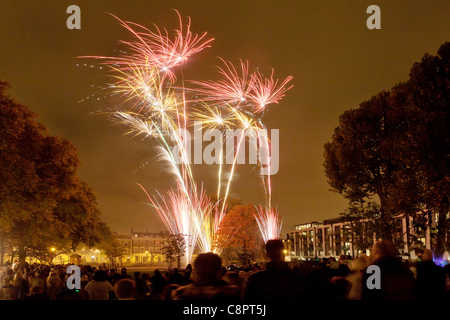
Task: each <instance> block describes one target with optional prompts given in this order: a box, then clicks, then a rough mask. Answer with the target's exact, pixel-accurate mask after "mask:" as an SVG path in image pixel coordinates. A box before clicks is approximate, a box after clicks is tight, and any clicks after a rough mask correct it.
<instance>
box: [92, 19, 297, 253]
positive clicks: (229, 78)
mask: <svg viewBox="0 0 450 320" xmlns="http://www.w3.org/2000/svg"><path fill="white" fill-rule="evenodd" d="M175 11H176V10H175ZM176 13H177V15H178V18H179V28H178V29H177V30H175V35H174V37H173V38H170V36H169V33H168V32H167V30H166V29H160V28H158V27H157V26H155V31H151V30H149V29H147V28H145V27H143V26H141V25H139V24H136V23H133V22H125V21H122V20H120V19H119V18H117V17H115V16H114V17H115V18H116V19H117V20H118V21H119V22H120V23H121V25H122V26H123V27H125V28H126V29H127V30H128V31H130V33H131V34H132V35H133V40H131V41H121V43H122V44H125V45H126V46H127V47H128V49H129V51H130V53H127V52H124V54H123V55H122V56H119V57H106V56H97V57H91V58H96V59H102V60H104V62H103V63H104V64H107V65H108V66H109V67H110V69H111V71H112V72H113V77H114V79H116V80H117V82H116V83H114V84H113V85H112V86H111V88H112V90H113V92H114V93H115V94H118V95H120V96H121V97H122V98H124V99H125V101H124V103H127V104H131V108H129V109H128V110H125V111H115V112H114V113H113V119H114V121H116V122H118V123H120V124H123V125H126V126H127V127H128V128H129V130H128V131H127V132H126V134H132V135H134V136H138V135H144V136H146V137H148V138H150V139H154V140H155V141H157V142H158V146H157V160H158V161H160V162H162V163H164V164H166V166H167V168H168V172H169V173H170V174H171V176H173V177H174V178H175V180H176V188H175V189H171V190H169V191H168V192H167V193H166V194H164V195H163V194H161V193H160V192H158V191H156V193H157V196H150V195H149V194H148V193H147V191H146V190H145V189H144V188H143V187H142V185H140V187H141V188H142V189H143V190H144V192H145V193H146V194H147V196H148V198H149V200H150V202H151V205H152V206H153V207H154V208H155V209H156V211H157V213H158V215H159V217H160V219H161V220H162V221H163V223H164V225H165V226H166V228H167V230H168V231H169V232H170V233H171V234H177V235H183V236H184V237H185V240H186V243H187V249H186V258H187V261H189V262H190V259H191V257H192V254H193V253H194V250H199V252H209V251H214V252H216V253H220V252H221V251H222V250H223V249H224V247H223V246H224V245H226V243H227V241H225V242H224V243H223V244H222V246H218V245H217V244H214V243H213V241H214V239H215V235H216V234H217V233H218V230H219V228H220V223H221V221H222V220H223V217H224V214H225V208H226V206H225V203H226V200H227V197H228V194H229V191H230V187H231V182H232V178H233V175H234V170H235V167H236V164H238V163H239V160H240V158H239V154H240V152H239V151H240V149H241V145H242V144H243V142H244V141H245V138H246V137H252V138H253V139H251V140H252V141H253V143H255V144H257V143H259V145H260V146H264V147H265V148H266V150H270V141H269V139H268V137H267V130H266V128H265V126H264V124H263V123H262V121H261V114H262V113H263V111H265V109H266V106H267V105H269V104H273V103H279V100H280V99H281V98H282V97H284V95H285V92H286V91H287V90H289V89H291V88H292V86H290V87H287V84H288V82H289V81H290V80H291V79H292V77H291V76H290V77H288V78H286V79H285V80H284V81H283V82H281V84H280V85H278V79H277V80H274V78H273V74H274V73H273V70H272V74H271V76H270V78H265V77H263V76H262V74H261V73H259V71H254V72H253V73H249V63H248V61H247V62H243V61H242V60H241V61H240V72H238V71H237V69H236V68H235V67H234V66H233V65H232V63H231V62H229V61H225V60H223V59H221V60H222V62H223V63H224V65H225V67H223V68H220V67H219V71H220V74H221V75H222V76H223V77H224V78H223V79H222V80H220V81H217V82H215V81H204V82H201V81H190V82H191V83H192V84H194V85H195V86H197V88H192V89H189V90H190V92H193V93H194V96H200V97H201V98H195V99H187V98H186V94H187V91H188V90H187V89H186V88H185V86H184V76H183V82H182V86H181V87H179V88H174V87H172V85H173V84H174V83H175V81H176V79H177V77H176V75H175V67H177V66H181V65H183V64H184V63H185V62H186V61H187V60H188V59H189V58H190V57H191V56H192V55H194V54H196V53H198V52H200V51H202V50H203V49H205V48H207V47H209V46H210V42H211V41H213V40H214V39H206V32H205V33H204V34H203V35H201V36H198V35H196V34H195V35H194V34H193V33H192V32H191V20H190V18H188V23H187V24H186V26H183V21H182V19H181V16H180V14H179V13H178V11H176ZM181 72H182V71H181ZM190 103H193V104H195V105H196V106H197V107H196V108H191V106H190ZM258 116H259V117H258ZM196 121H200V122H201V123H202V125H204V126H205V127H206V128H209V129H220V130H222V132H223V131H226V130H228V129H231V128H237V129H241V131H240V133H239V136H238V137H237V139H238V144H237V148H235V149H233V150H231V151H229V153H228V154H227V155H226V157H227V160H228V159H229V158H230V159H231V161H230V162H231V168H230V175H229V177H228V182H227V184H226V189H225V192H224V196H223V197H222V196H221V188H220V186H221V183H222V181H221V180H222V170H223V157H224V155H223V151H222V148H221V149H220V161H219V165H220V166H219V171H218V182H219V183H218V190H217V197H218V200H217V202H213V201H211V198H210V197H208V196H207V195H206V191H205V190H204V189H203V187H201V188H200V189H199V188H198V187H197V183H196V181H195V179H194V176H193V173H192V170H191V166H190V160H189V152H188V151H189V150H188V148H189V143H190V142H189V141H188V139H187V137H188V135H187V128H188V126H190V125H192V122H194V124H195V122H196ZM169 137H170V140H169V139H168V138H169ZM233 139H234V137H233ZM258 154H259V159H258V161H259V165H261V166H263V165H264V164H266V165H267V166H268V167H269V172H270V162H269V160H268V159H269V154H268V152H267V154H261V153H258ZM227 163H229V162H228V161H227ZM261 178H262V179H263V185H264V191H265V195H266V205H265V207H263V206H260V208H259V209H258V208H257V209H258V210H257V212H258V214H257V215H256V216H255V218H256V220H257V221H258V225H259V227H260V230H261V233H262V235H263V238H264V240H265V241H267V240H268V239H272V238H278V237H279V234H280V230H281V219H280V215H279V212H278V210H276V209H273V208H272V206H271V193H272V187H271V182H270V174H269V175H267V176H262V177H261ZM220 201H223V202H222V205H221V206H220V205H219V204H220ZM237 231H238V230H236V232H237ZM227 236H228V241H229V240H231V237H233V234H229V235H227Z"/></svg>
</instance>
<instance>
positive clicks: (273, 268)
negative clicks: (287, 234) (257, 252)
mask: <svg viewBox="0 0 450 320" xmlns="http://www.w3.org/2000/svg"><path fill="white" fill-rule="evenodd" d="M283 251H284V246H283V242H282V241H281V240H269V241H267V243H266V255H267V257H268V258H269V259H270V262H268V263H267V264H266V269H263V270H260V271H257V272H255V273H252V274H250V276H249V277H248V278H247V281H246V284H245V287H244V300H298V299H304V298H306V288H307V283H306V278H305V277H304V276H303V275H301V274H299V273H297V272H295V271H293V270H291V269H290V268H289V266H288V264H287V263H286V262H285V261H284V253H283Z"/></svg>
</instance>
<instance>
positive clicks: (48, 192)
mask: <svg viewBox="0 0 450 320" xmlns="http://www.w3.org/2000/svg"><path fill="white" fill-rule="evenodd" d="M8 87H9V85H8V84H7V83H5V82H1V81H0V107H1V108H0V154H1V157H0V232H1V233H2V235H3V236H4V237H6V238H8V239H9V240H10V241H11V243H12V245H13V247H14V250H16V251H17V256H18V258H19V261H20V262H22V263H23V262H25V257H26V256H27V255H28V253H32V252H34V254H35V255H36V254H37V251H39V250H40V251H42V254H44V252H47V250H48V249H49V248H50V247H52V246H57V245H58V244H59V245H60V246H61V247H62V246H70V247H72V248H73V249H74V248H75V247H76V246H77V244H78V243H80V242H86V243H88V244H93V243H96V242H98V241H99V238H98V231H99V230H98V228H97V227H98V226H99V215H100V210H99V209H98V207H97V204H96V199H95V195H94V193H93V190H92V189H91V188H89V186H88V185H87V184H86V183H85V182H83V181H81V180H80V179H79V178H78V176H77V174H76V171H77V168H78V166H79V165H80V161H79V159H78V153H77V149H76V148H75V146H74V145H73V143H72V142H71V141H69V140H66V139H62V138H60V137H56V136H51V135H49V134H48V131H47V128H46V127H45V126H44V125H43V124H42V123H40V122H39V121H38V117H37V115H36V114H35V113H34V112H32V111H31V110H30V109H29V108H28V107H26V106H23V105H21V104H20V103H17V102H15V101H14V100H13V99H12V98H10V97H9V96H8V95H6V94H5V91H6V89H7V88H8ZM67 241H69V243H68V242H67Z"/></svg>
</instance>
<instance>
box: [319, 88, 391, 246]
mask: <svg viewBox="0 0 450 320" xmlns="http://www.w3.org/2000/svg"><path fill="white" fill-rule="evenodd" d="M389 102H390V93H389V92H385V91H384V92H382V93H379V94H378V95H376V96H373V97H372V98H371V99H370V100H368V101H366V102H363V103H361V104H360V107H359V108H358V109H352V110H348V111H345V112H344V114H342V115H341V116H340V118H339V126H338V127H337V128H336V129H335V130H334V134H333V137H332V141H331V142H328V143H326V144H325V153H324V157H325V162H324V166H325V174H326V176H327V178H328V183H329V184H330V186H331V187H332V191H334V192H337V193H340V194H342V195H343V196H344V197H345V198H347V199H348V200H349V204H351V203H361V204H362V203H365V202H374V201H378V203H379V205H380V207H379V216H378V217H377V222H378V223H379V224H380V227H381V228H380V229H379V230H380V233H381V235H380V236H381V237H382V238H385V239H388V240H391V241H392V234H391V222H392V218H393V217H394V216H395V215H396V214H397V213H396V212H393V210H392V207H391V202H392V199H393V198H394V193H395V189H394V188H392V185H393V184H394V183H395V181H394V173H395V171H396V170H397V168H398V161H399V160H400V159H398V155H397V154H394V153H393V148H392V145H393V143H394V142H395V141H394V140H393V139H392V137H394V136H395V135H396V132H397V130H398V126H397V120H398V119H399V116H398V115H397V114H395V112H396V110H393V109H392V107H391V105H390V103H389ZM375 196H377V197H378V199H375V200H374V199H373V198H374V197H375Z"/></svg>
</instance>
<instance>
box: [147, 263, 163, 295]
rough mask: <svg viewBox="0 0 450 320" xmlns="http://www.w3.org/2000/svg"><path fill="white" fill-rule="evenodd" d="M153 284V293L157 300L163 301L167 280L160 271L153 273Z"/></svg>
mask: <svg viewBox="0 0 450 320" xmlns="http://www.w3.org/2000/svg"><path fill="white" fill-rule="evenodd" d="M150 282H151V283H152V293H153V298H154V299H155V300H162V298H163V292H164V287H165V286H166V279H164V277H163V275H162V274H161V272H160V271H159V270H158V269H155V271H153V277H151V278H150Z"/></svg>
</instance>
